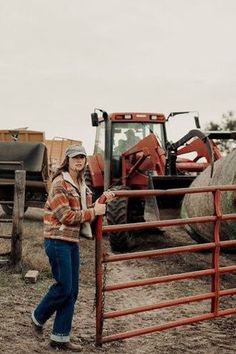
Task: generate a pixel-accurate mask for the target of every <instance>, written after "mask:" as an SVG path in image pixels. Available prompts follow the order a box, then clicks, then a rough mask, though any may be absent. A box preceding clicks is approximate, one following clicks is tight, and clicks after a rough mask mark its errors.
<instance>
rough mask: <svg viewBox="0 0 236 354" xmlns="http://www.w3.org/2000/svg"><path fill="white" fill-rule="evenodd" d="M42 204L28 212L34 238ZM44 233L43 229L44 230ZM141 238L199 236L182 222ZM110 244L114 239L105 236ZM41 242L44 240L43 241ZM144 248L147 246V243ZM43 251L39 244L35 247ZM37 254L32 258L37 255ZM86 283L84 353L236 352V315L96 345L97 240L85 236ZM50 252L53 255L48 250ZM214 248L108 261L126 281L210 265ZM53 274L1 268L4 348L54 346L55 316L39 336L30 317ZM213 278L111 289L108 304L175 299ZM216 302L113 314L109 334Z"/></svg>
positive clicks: (80, 330)
mask: <svg viewBox="0 0 236 354" xmlns="http://www.w3.org/2000/svg"><path fill="white" fill-rule="evenodd" d="M41 215H42V211H40V210H37V209H30V210H29V211H27V213H26V217H25V237H31V235H32V230H35V229H37V230H39V232H40V233H42V220H41ZM41 236H42V235H41ZM142 238H145V240H147V242H146V249H151V248H165V247H172V246H180V245H186V244H191V243H193V241H192V240H191V239H190V238H189V236H188V235H187V234H186V233H185V232H184V230H183V229H180V228H171V229H168V230H167V231H166V232H165V233H164V234H163V235H158V236H157V235H156V234H154V233H149V234H147V233H146V234H145V235H143V237H142ZM104 243H105V245H106V246H107V247H108V249H109V245H108V241H107V240H105V241H104ZM37 244H38V248H39V249H41V240H38V241H37ZM142 249H143V247H142ZM34 252H36V253H37V251H35V250H34ZM36 253H35V254H33V255H32V257H35V256H36ZM81 253H82V255H81V257H82V261H81V263H82V264H81V287H80V295H79V300H78V302H77V307H76V311H75V316H74V323H73V333H72V338H73V340H74V341H75V342H78V341H79V342H81V343H82V344H83V348H84V349H83V353H86V354H89V353H101V352H102V353H109V354H113V353H114V354H115V353H127V354H128V353H129V354H130V353H134V354H136V353H137V354H141V353H143V354H144V353H145V354H147V353H150V354H151V353H152V354H153V353H174V354H178V353H198V354H206V353H208V354H211V353H214V354H215V353H221V354H222V353H223V354H224V353H232V354H233V353H235V352H236V329H235V325H236V316H229V317H225V318H218V319H216V320H212V321H205V322H201V323H196V324H192V325H188V326H184V327H181V328H175V329H171V330H166V331H163V332H159V333H154V334H151V335H146V336H141V337H135V338H132V339H128V340H124V341H118V342H111V343H107V344H103V346H102V347H96V346H95V311H94V310H93V305H94V296H95V276H94V259H95V253H94V241H90V240H85V239H82V240H81ZM45 258H46V257H45ZM211 258H212V257H211V253H194V254H182V255H174V256H171V257H170V256H169V257H164V256H163V257H159V258H150V259H142V260H133V261H126V262H119V263H112V264H109V265H108V267H107V271H106V283H107V284H111V283H117V282H126V281H131V280H136V279H145V278H152V277H156V276H159V275H167V274H174V273H182V272H189V271H193V270H200V269H206V268H209V267H210V265H211ZM235 261H236V255H234V254H228V255H222V256H221V265H222V266H228V265H233V264H235ZM51 283H52V279H51V277H50V276H49V275H48V274H47V273H45V272H40V277H39V280H38V281H37V283H36V284H29V283H25V281H24V279H23V276H22V275H21V274H16V273H13V272H11V271H10V270H9V269H7V268H4V267H1V268H0V328H1V330H0V343H1V344H0V353H4V354H12V353H14V354H26V353H51V352H53V351H52V350H50V349H49V348H48V338H49V335H50V330H51V327H52V321H51V320H50V321H49V322H48V323H47V325H46V327H45V330H44V334H43V336H42V337H41V338H38V337H37V336H35V334H34V333H33V331H32V328H31V324H30V314H31V311H32V309H33V308H34V306H35V305H36V304H37V303H38V301H39V300H40V298H41V296H42V295H43V294H44V293H45V291H46V289H47V287H48V286H49V285H50V284H51ZM235 283H236V274H226V275H225V276H224V277H222V289H226V288H233V287H235ZM210 289H211V288H210V282H209V278H208V277H202V278H199V279H198V280H193V279H190V280H188V281H179V282H175V283H174V282H172V283H169V284H159V285H155V286H149V287H148V286H145V287H143V288H142V289H141V288H133V289H129V290H119V291H116V292H109V293H107V295H106V297H105V311H111V310H115V309H123V308H130V307H136V306H142V305H146V304H154V303H158V302H162V301H165V300H168V299H174V298H179V297H182V296H190V295H194V294H199V293H201V292H209V291H210ZM233 306H234V307H235V306H236V297H235V296H231V297H227V298H224V299H223V300H222V301H221V307H222V308H229V307H233ZM209 310H210V303H209V301H204V302H201V303H195V304H193V303H192V304H189V305H182V306H178V307H172V308H168V309H161V310H158V311H152V312H144V313H140V314H138V315H132V316H128V317H120V318H118V319H116V320H115V319H114V320H106V321H105V323H104V335H111V334H115V333H119V332H125V331H128V330H132V329H137V328H141V327H149V326H153V325H157V324H162V323H165V322H169V321H174V320H177V319H180V318H186V317H190V316H194V315H198V314H202V313H206V312H209Z"/></svg>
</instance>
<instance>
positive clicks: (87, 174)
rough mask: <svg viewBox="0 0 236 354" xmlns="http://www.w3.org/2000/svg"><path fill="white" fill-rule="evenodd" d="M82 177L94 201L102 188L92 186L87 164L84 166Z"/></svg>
mask: <svg viewBox="0 0 236 354" xmlns="http://www.w3.org/2000/svg"><path fill="white" fill-rule="evenodd" d="M84 179H85V183H86V185H87V186H88V187H89V189H90V190H91V192H92V193H93V202H95V200H97V199H98V198H99V197H100V195H101V194H102V192H103V190H101V189H96V188H94V186H93V184H92V177H91V173H90V170H89V168H88V166H87V167H86V168H85V171H84Z"/></svg>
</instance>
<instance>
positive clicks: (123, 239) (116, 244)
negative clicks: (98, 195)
mask: <svg viewBox="0 0 236 354" xmlns="http://www.w3.org/2000/svg"><path fill="white" fill-rule="evenodd" d="M124 189H128V188H127V187H125V186H117V187H114V188H110V190H114V191H115V190H116V191H117V190H124ZM127 213H128V199H127V198H117V199H115V200H113V201H112V202H110V203H108V204H107V215H106V218H107V224H108V225H118V224H126V223H127V222H128V215H127ZM109 240H110V246H111V250H112V251H113V252H119V253H124V252H127V251H130V250H131V249H132V248H134V246H135V239H134V237H133V235H132V233H131V232H128V231H123V232H115V233H110V235H109Z"/></svg>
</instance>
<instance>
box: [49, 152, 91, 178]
mask: <svg viewBox="0 0 236 354" xmlns="http://www.w3.org/2000/svg"><path fill="white" fill-rule="evenodd" d="M85 160H86V161H85V166H86V163H87V157H85ZM85 166H84V169H83V170H82V171H81V172H79V174H78V178H79V179H82V177H83V175H84V170H85ZM62 172H69V157H68V156H66V157H65V158H64V160H63V161H62V163H61V165H60V166H59V167H58V168H57V169H56V171H55V172H54V173H53V175H52V181H53V180H54V179H55V178H56V177H57V176H59V175H60V174H61V173H62Z"/></svg>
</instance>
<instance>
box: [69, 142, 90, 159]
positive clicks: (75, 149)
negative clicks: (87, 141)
mask: <svg viewBox="0 0 236 354" xmlns="http://www.w3.org/2000/svg"><path fill="white" fill-rule="evenodd" d="M77 155H84V156H87V154H86V151H85V148H84V147H83V145H70V146H69V147H68V148H67V149H66V156H68V157H75V156H77Z"/></svg>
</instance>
